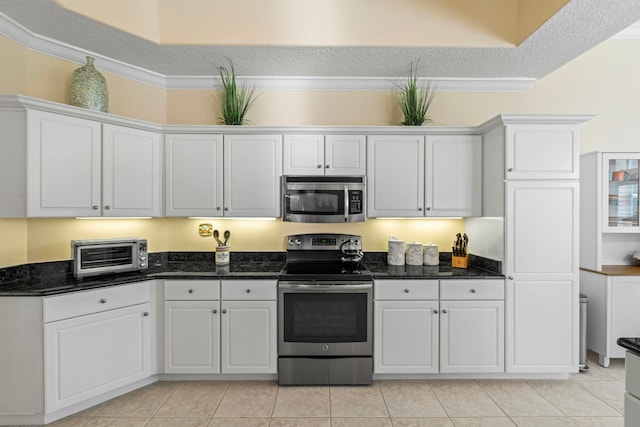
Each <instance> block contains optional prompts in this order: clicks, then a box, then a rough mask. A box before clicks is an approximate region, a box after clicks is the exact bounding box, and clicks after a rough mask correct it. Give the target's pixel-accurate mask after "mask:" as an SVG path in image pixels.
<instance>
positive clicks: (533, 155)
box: [505, 117, 581, 180]
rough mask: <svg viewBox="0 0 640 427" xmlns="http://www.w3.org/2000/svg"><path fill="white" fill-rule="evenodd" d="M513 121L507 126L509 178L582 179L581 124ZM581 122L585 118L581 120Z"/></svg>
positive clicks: (541, 120)
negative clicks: (580, 159) (580, 171)
mask: <svg viewBox="0 0 640 427" xmlns="http://www.w3.org/2000/svg"><path fill="white" fill-rule="evenodd" d="M552 120H553V118H550V119H549V120H548V121H547V122H546V123H545V120H544V117H542V118H541V119H540V120H539V123H535V124H529V123H513V124H508V125H507V126H506V127H505V135H506V144H505V148H506V153H505V160H506V171H505V172H506V174H505V177H506V179H510V180H512V179H524V180H539V179H542V180H553V179H578V178H579V177H580V173H579V155H580V128H579V125H578V124H577V123H552ZM580 121H581V120H580Z"/></svg>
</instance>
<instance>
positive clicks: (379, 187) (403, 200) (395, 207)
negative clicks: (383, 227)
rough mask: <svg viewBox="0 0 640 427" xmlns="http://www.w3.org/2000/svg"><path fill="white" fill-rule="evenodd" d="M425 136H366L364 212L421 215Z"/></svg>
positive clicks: (389, 215)
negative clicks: (365, 209) (365, 197)
mask: <svg viewBox="0 0 640 427" xmlns="http://www.w3.org/2000/svg"><path fill="white" fill-rule="evenodd" d="M424 174H425V172H424V136H422V135H370V136H368V137H367V204H368V209H367V215H368V216H370V217H424Z"/></svg>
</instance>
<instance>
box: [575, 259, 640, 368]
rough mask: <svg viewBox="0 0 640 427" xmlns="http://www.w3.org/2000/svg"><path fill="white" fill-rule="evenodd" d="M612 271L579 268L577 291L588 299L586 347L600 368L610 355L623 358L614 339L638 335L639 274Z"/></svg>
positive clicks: (639, 326)
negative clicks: (595, 358)
mask: <svg viewBox="0 0 640 427" xmlns="http://www.w3.org/2000/svg"><path fill="white" fill-rule="evenodd" d="M621 267H622V266H621ZM630 269H631V268H630ZM613 274H620V272H615V273H613ZM613 274H607V270H606V269H605V271H604V272H594V271H587V270H581V271H580V292H581V293H584V294H585V295H586V296H587V298H588V310H587V348H588V349H589V350H592V351H594V352H596V353H597V354H598V363H599V364H600V365H602V366H604V367H608V366H609V362H610V359H611V358H621V357H625V350H624V349H623V348H622V347H620V346H619V345H618V344H617V343H616V342H617V340H618V338H628V337H637V336H640V319H639V318H638V304H637V302H638V301H639V300H640V276H628V275H627V276H624V275H613Z"/></svg>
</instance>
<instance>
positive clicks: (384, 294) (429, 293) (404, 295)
mask: <svg viewBox="0 0 640 427" xmlns="http://www.w3.org/2000/svg"><path fill="white" fill-rule="evenodd" d="M373 289H374V291H373V293H374V297H375V299H376V300H437V299H438V281H437V280H376V281H374V285H373Z"/></svg>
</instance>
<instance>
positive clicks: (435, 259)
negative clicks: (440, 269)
mask: <svg viewBox="0 0 640 427" xmlns="http://www.w3.org/2000/svg"><path fill="white" fill-rule="evenodd" d="M422 252H423V262H424V265H438V264H440V251H439V250H438V245H436V244H435V243H427V244H426V245H424V246H423V247H422Z"/></svg>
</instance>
